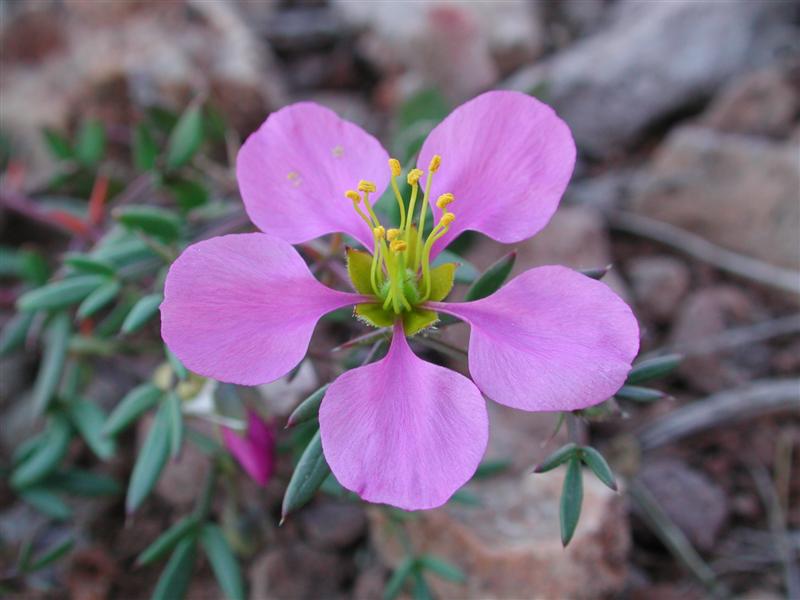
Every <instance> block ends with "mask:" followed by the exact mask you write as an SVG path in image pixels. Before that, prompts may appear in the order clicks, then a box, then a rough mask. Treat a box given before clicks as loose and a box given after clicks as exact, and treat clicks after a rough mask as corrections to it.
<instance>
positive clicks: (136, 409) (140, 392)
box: [103, 383, 163, 436]
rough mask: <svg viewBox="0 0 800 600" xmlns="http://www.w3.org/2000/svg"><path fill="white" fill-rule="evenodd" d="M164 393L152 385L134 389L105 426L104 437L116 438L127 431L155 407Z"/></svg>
mask: <svg viewBox="0 0 800 600" xmlns="http://www.w3.org/2000/svg"><path fill="white" fill-rule="evenodd" d="M162 394H163V392H162V391H161V390H160V389H159V388H157V387H156V386H154V385H153V384H152V383H143V384H142V385H140V386H137V387H135V388H133V389H132V390H131V391H129V392H128V393H127V394H126V395H125V397H124V398H123V399H122V400H121V401H120V403H119V404H117V406H116V408H114V410H113V411H111V414H110V415H109V417H108V420H107V421H106V424H105V425H104V426H103V435H106V436H115V435H118V434H119V433H120V432H122V431H124V430H125V429H127V428H128V427H129V426H130V425H131V424H132V423H133V422H134V421H135V420H136V419H138V418H139V417H140V416H141V415H142V414H144V413H145V412H146V411H148V410H149V409H150V408H152V407H153V406H155V404H156V402H158V401H159V399H160V398H161V395H162Z"/></svg>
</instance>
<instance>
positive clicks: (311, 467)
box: [281, 431, 331, 519]
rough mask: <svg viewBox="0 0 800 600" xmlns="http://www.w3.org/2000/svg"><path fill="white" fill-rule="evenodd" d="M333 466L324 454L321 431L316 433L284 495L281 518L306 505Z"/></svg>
mask: <svg viewBox="0 0 800 600" xmlns="http://www.w3.org/2000/svg"><path fill="white" fill-rule="evenodd" d="M330 472H331V468H330V467H329V466H328V462H327V461H326V460H325V455H324V454H322V439H321V438H320V434H319V431H317V433H316V434H314V437H313V438H311V441H310V442H309V443H308V446H306V449H305V450H304V451H303V454H302V456H301V457H300V460H299V461H298V463H297V467H295V470H294V473H292V478H291V479H290V480H289V486H288V487H287V488H286V495H285V496H284V497H283V506H282V508H281V519H285V518H286V516H287V515H288V514H289V513H291V512H294V511H295V510H297V509H298V508H300V507H301V506H303V505H305V504H306V503H307V502H308V501H309V500H311V498H312V497H313V496H314V492H316V491H317V489H318V488H319V486H321V485H322V482H323V481H325V478H326V477H327V476H328V475H329V474H330Z"/></svg>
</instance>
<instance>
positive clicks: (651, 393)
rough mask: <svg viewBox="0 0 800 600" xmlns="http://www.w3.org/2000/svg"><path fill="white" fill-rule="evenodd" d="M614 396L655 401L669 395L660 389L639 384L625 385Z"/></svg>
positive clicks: (639, 400)
mask: <svg viewBox="0 0 800 600" xmlns="http://www.w3.org/2000/svg"><path fill="white" fill-rule="evenodd" d="M614 396H616V397H617V398H622V399H623V400H632V401H633V402H655V401H656V400H661V399H662V398H666V397H667V395H666V394H665V393H664V392H662V391H660V390H654V389H651V388H646V387H640V386H637V385H623V386H622V387H621V388H620V389H619V391H617V393H616V394H614Z"/></svg>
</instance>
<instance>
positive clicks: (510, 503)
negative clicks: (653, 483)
mask: <svg viewBox="0 0 800 600" xmlns="http://www.w3.org/2000/svg"><path fill="white" fill-rule="evenodd" d="M563 474H564V469H558V470H556V471H552V472H550V473H546V474H542V475H536V476H534V475H531V474H525V475H522V476H514V477H495V478H492V479H491V480H487V481H482V482H473V483H471V484H470V485H469V486H468V488H467V489H469V490H470V491H472V492H474V493H475V494H476V495H477V496H478V497H479V499H480V500H481V505H480V506H465V505H459V504H457V503H454V502H451V503H449V504H448V505H447V506H445V507H443V508H440V509H436V510H432V511H425V512H420V513H417V517H416V518H414V519H410V520H408V521H406V524H405V527H406V531H407V532H408V534H409V536H410V539H411V543H412V544H413V546H414V549H415V551H417V552H421V553H422V552H424V553H430V554H434V555H436V556H440V557H442V558H443V559H444V560H447V561H449V562H451V563H453V564H454V565H457V566H458V567H460V568H461V569H462V570H463V571H464V572H465V573H466V574H467V581H466V583H464V584H457V583H453V582H449V581H445V580H442V579H440V578H437V577H430V578H428V582H429V583H430V584H431V586H432V588H433V591H434V593H435V594H436V595H437V596H438V597H442V598H486V597H492V598H527V597H530V595H531V593H532V590H535V594H536V596H537V597H541V598H598V597H606V596H609V597H610V596H613V595H615V594H617V593H619V592H620V591H621V590H622V588H623V586H624V585H625V580H626V571H627V559H626V556H627V552H628V549H629V546H630V540H629V532H628V524H627V519H626V517H625V510H624V502H623V499H622V497H621V496H619V495H617V494H615V493H614V492H612V491H611V490H609V489H608V488H606V487H605V486H603V484H602V483H600V482H599V481H598V480H597V479H596V478H595V477H593V476H592V475H591V473H589V472H586V473H585V476H584V479H583V481H584V498H583V510H582V512H581V520H580V524H579V525H578V529H577V532H576V534H575V537H574V538H573V540H572V542H571V543H570V545H569V546H568V547H567V549H566V550H565V549H564V548H562V545H561V540H560V535H559V524H558V523H559V520H558V504H559V497H560V494H561V486H562V483H563ZM369 516H370V522H371V525H372V527H371V532H372V539H373V542H374V545H375V547H376V549H377V550H378V552H379V554H380V556H381V557H382V559H383V560H384V561H385V562H386V564H387V565H389V566H391V567H396V566H397V565H398V564H399V562H400V561H401V560H402V558H403V557H404V553H403V549H402V546H401V544H400V541H399V540H398V539H397V537H396V536H395V535H393V533H392V532H393V528H392V527H390V525H389V522H388V520H387V519H386V517H385V513H384V512H383V511H382V510H381V509H380V508H378V507H372V508H370V510H369Z"/></svg>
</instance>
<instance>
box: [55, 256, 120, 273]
mask: <svg viewBox="0 0 800 600" xmlns="http://www.w3.org/2000/svg"><path fill="white" fill-rule="evenodd" d="M64 263H65V264H67V265H69V266H70V267H72V268H73V269H75V270H76V271H81V272H83V273H89V274H93V275H106V276H109V277H111V276H113V275H114V273H115V271H114V265H112V264H111V263H110V262H108V261H105V260H100V259H98V258H95V257H93V256H89V255H87V254H68V255H67V256H65V257H64Z"/></svg>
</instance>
